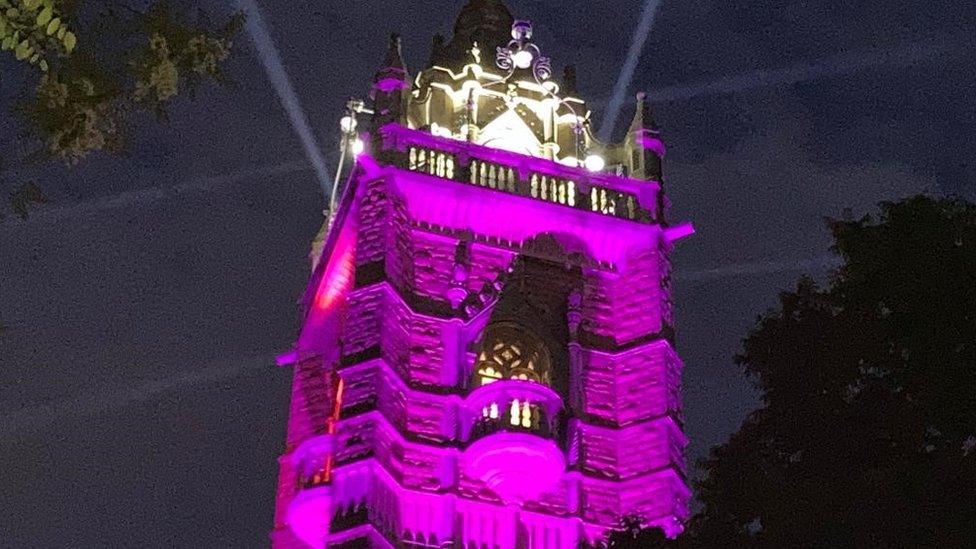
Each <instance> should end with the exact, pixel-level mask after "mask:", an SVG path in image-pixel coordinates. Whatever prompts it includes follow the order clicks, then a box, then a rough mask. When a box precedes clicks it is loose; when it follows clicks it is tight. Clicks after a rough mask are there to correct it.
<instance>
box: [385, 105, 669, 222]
mask: <svg viewBox="0 0 976 549" xmlns="http://www.w3.org/2000/svg"><path fill="white" fill-rule="evenodd" d="M380 134H381V139H380V140H379V143H380V144H381V151H379V152H380V154H378V155H377V156H378V157H379V158H380V159H381V161H386V162H389V163H392V164H394V165H396V166H398V167H401V168H404V169H407V170H410V171H413V172H419V173H424V174H427V175H432V176H435V177H441V178H444V179H449V180H452V181H457V182H459V183H466V184H470V185H476V186H479V187H486V188H489V189H493V190H496V191H501V192H505V193H509V194H514V195H518V196H524V197H528V198H533V199H536V200H543V201H546V202H551V203H554V204H559V205H562V206H565V207H569V208H574V209H577V210H583V211H587V212H593V213H598V214H601V215H606V216H611V217H616V218H619V219H626V220H629V221H637V222H641V223H655V222H657V214H656V212H657V209H658V205H657V204H658V201H657V194H658V192H659V190H660V185H659V184H658V183H657V182H654V181H641V180H637V179H630V178H626V177H621V176H617V175H613V174H609V173H593V172H590V171H588V170H586V169H585V168H577V167H571V166H565V165H562V164H559V163H557V162H553V161H551V160H546V159H543V158H534V157H531V156H525V155H520V154H516V153H512V152H508V151H503V150H500V149H492V148H489V147H484V146H481V145H476V144H473V143H469V142H466V141H459V140H455V139H450V138H445V137H437V136H434V135H431V134H428V133H425V132H422V131H418V130H411V129H408V128H404V127H402V126H399V125H395V124H391V125H388V126H385V127H383V128H381V129H380Z"/></svg>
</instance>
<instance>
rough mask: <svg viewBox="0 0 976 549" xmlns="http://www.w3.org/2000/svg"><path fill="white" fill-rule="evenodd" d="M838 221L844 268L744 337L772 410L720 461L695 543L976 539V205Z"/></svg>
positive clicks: (745, 357)
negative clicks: (974, 519) (974, 517)
mask: <svg viewBox="0 0 976 549" xmlns="http://www.w3.org/2000/svg"><path fill="white" fill-rule="evenodd" d="M830 226H831V229H832V232H833V235H834V238H835V245H834V250H835V251H836V252H837V253H839V254H840V255H841V257H842V258H843V259H844V260H845V263H844V265H843V267H841V268H840V269H839V270H838V271H837V272H836V273H835V274H834V275H833V277H832V279H831V280H830V282H829V284H828V285H827V287H824V288H821V287H819V286H818V285H817V284H815V283H814V282H813V281H812V280H810V279H807V278H804V279H802V280H800V282H799V283H798V285H797V287H796V289H795V290H793V291H790V292H786V293H784V294H782V295H781V297H780V307H779V309H778V310H776V311H773V312H771V313H769V314H767V315H765V316H763V317H762V318H760V319H759V322H758V324H757V326H756V327H755V328H754V329H753V330H752V331H751V332H750V333H749V335H748V337H747V338H746V339H745V341H744V349H743V352H742V354H740V355H739V356H738V357H737V362H738V364H739V365H740V366H741V367H742V368H744V370H745V371H746V372H747V373H748V374H750V375H752V376H753V377H754V379H755V380H756V382H757V384H758V386H759V388H760V389H761V390H762V394H763V401H764V406H763V408H762V409H760V410H757V411H756V412H754V413H753V414H752V415H751V416H750V417H749V418H748V419H747V421H746V422H745V424H744V425H743V426H742V428H741V430H740V431H739V432H738V433H736V434H735V435H733V436H732V437H731V439H730V440H729V442H728V443H726V444H724V445H722V446H719V447H717V448H715V449H713V451H712V453H711V456H710V458H709V459H708V460H706V461H705V462H704V464H703V465H704V466H705V468H706V470H707V473H708V476H707V478H706V480H704V481H703V482H702V483H701V484H700V486H699V489H700V494H699V496H700V498H701V500H702V502H703V503H704V505H705V507H704V510H703V511H702V513H701V514H700V515H699V516H698V517H696V519H695V520H694V521H693V523H692V525H691V533H690V535H688V536H686V542H687V543H694V544H695V545H698V546H702V547H731V546H735V547H885V546H890V547H923V546H924V547H931V546H935V545H946V546H950V547H962V546H970V547H972V546H976V526H974V525H973V524H972V521H971V520H970V519H969V517H972V516H976V452H974V451H973V448H974V447H976V438H974V437H976V370H974V366H976V205H973V204H968V203H964V202H961V201H957V200H936V199H932V198H928V197H922V196H919V197H915V198H911V199H909V200H906V201H904V202H900V203H884V204H882V206H881V212H880V215H877V216H868V217H865V218H863V219H861V220H857V221H833V222H831V224H830Z"/></svg>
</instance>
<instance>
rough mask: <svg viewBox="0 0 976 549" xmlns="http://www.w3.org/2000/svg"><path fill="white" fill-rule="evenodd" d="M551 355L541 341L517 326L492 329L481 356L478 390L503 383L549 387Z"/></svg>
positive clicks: (477, 372)
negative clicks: (513, 380)
mask: <svg viewBox="0 0 976 549" xmlns="http://www.w3.org/2000/svg"><path fill="white" fill-rule="evenodd" d="M549 366H550V359H549V352H548V351H547V350H546V348H545V345H543V343H542V340H541V339H539V337H538V336H536V335H535V334H533V333H532V332H531V331H529V330H527V329H524V328H522V327H520V326H517V325H515V324H507V323H506V324H500V325H494V326H489V327H488V329H487V331H486V333H485V337H484V340H483V342H482V345H481V350H480V352H479V353H478V364H477V369H476V379H475V386H482V385H487V384H489V383H494V382H495V381H498V380H501V379H520V380H523V381H534V382H536V383H542V384H543V385H549V384H550V375H549Z"/></svg>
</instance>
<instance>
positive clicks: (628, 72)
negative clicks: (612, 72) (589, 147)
mask: <svg viewBox="0 0 976 549" xmlns="http://www.w3.org/2000/svg"><path fill="white" fill-rule="evenodd" d="M660 5H661V0H647V3H646V4H644V12H643V13H642V14H641V19H640V23H639V24H638V25H637V30H636V31H635V32H634V39H633V41H632V42H631V43H630V50H629V51H628V52H627V60H626V61H625V62H624V66H623V68H622V69H621V70H620V75H619V76H617V82H616V84H614V86H613V96H612V97H611V98H610V105H609V106H608V107H607V111H606V113H605V114H604V116H603V125H602V126H601V127H600V131H599V138H600V141H603V142H605V143H606V142H609V141H610V139H611V138H612V137H613V128H614V126H616V125H617V118H619V117H620V109H622V108H623V106H624V101H625V99H626V96H627V90H628V89H630V84H631V82H633V80H634V71H636V70H637V62H638V61H640V56H641V52H643V51H644V44H645V43H646V42H647V37H648V36H650V35H651V29H652V28H654V19H655V17H656V15H657V8H658V7H659V6H660Z"/></svg>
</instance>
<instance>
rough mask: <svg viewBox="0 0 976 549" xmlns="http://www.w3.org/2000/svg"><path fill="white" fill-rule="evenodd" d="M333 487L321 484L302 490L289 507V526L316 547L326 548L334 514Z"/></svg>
mask: <svg viewBox="0 0 976 549" xmlns="http://www.w3.org/2000/svg"><path fill="white" fill-rule="evenodd" d="M331 501H332V489H331V488H330V487H328V486H321V487H318V488H312V489H308V490H302V491H301V492H299V493H298V494H297V495H296V496H295V498H294V499H293V500H292V502H291V505H289V507H288V526H289V527H290V528H291V531H292V532H294V533H295V535H296V536H297V537H298V538H299V539H301V540H302V541H304V542H305V543H307V544H308V545H309V546H311V547H313V548H314V549H324V547H325V538H326V536H328V535H329V524H330V522H331V521H330V517H331V516H332V505H331Z"/></svg>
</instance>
